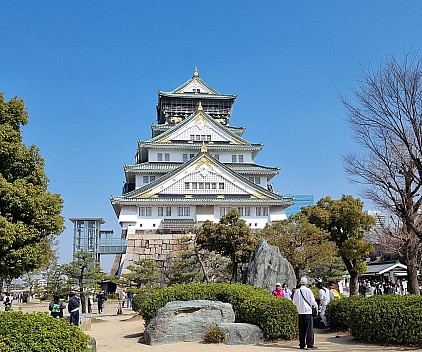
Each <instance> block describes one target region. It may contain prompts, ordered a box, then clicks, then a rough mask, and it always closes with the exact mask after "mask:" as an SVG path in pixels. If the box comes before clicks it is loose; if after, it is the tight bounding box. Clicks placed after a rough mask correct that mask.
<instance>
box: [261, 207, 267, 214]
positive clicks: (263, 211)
mask: <svg viewBox="0 0 422 352" xmlns="http://www.w3.org/2000/svg"><path fill="white" fill-rule="evenodd" d="M262 215H263V216H268V208H267V207H264V208H262Z"/></svg>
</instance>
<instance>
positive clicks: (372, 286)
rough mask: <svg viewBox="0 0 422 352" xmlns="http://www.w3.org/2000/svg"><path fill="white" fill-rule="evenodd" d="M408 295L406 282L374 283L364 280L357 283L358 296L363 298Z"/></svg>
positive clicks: (399, 280)
mask: <svg viewBox="0 0 422 352" xmlns="http://www.w3.org/2000/svg"><path fill="white" fill-rule="evenodd" d="M408 293H409V292H408V291H407V281H406V280H401V279H398V280H397V281H396V282H393V281H384V282H375V281H373V280H368V279H364V280H361V281H360V282H359V294H360V295H361V296H364V297H369V296H374V295H393V294H396V295H407V294H408Z"/></svg>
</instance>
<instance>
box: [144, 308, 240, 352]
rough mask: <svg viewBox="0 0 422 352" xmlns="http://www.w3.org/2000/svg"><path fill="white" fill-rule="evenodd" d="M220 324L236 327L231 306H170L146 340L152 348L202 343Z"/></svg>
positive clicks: (150, 327)
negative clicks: (207, 330) (210, 327)
mask: <svg viewBox="0 0 422 352" xmlns="http://www.w3.org/2000/svg"><path fill="white" fill-rule="evenodd" d="M218 323H234V311H233V308H232V305H231V304H230V303H223V302H215V301H207V300H197V301H174V302H169V303H167V304H166V305H165V306H164V307H163V308H161V309H159V310H158V311H157V315H156V316H155V317H154V318H153V319H152V320H151V321H150V323H149V324H148V326H147V327H146V329H145V333H144V338H145V342H146V343H147V344H149V345H162V344H168V343H176V342H181V341H201V340H202V339H203V337H204V332H205V330H206V329H207V327H209V326H210V325H215V324H218Z"/></svg>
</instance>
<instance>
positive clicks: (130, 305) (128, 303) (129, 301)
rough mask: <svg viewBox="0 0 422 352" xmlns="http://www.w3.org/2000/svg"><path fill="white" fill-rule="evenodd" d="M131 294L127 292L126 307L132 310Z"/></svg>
mask: <svg viewBox="0 0 422 352" xmlns="http://www.w3.org/2000/svg"><path fill="white" fill-rule="evenodd" d="M132 300H133V292H132V291H129V292H128V293H127V307H128V308H132Z"/></svg>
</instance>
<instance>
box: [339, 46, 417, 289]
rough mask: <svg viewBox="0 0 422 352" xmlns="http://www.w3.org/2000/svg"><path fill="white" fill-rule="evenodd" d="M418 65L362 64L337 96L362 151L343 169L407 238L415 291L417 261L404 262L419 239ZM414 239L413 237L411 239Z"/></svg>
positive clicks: (413, 60) (412, 61) (409, 61)
mask: <svg viewBox="0 0 422 352" xmlns="http://www.w3.org/2000/svg"><path fill="white" fill-rule="evenodd" d="M421 77H422V64H421V60H420V59H419V58H418V57H417V55H414V54H408V55H406V57H405V58H404V60H403V61H402V62H398V61H397V60H396V59H395V58H394V57H392V58H389V59H386V60H384V61H381V63H380V65H379V67H378V68H377V69H373V68H372V67H369V68H364V69H363V70H362V74H361V76H360V77H359V79H358V83H359V86H358V88H357V89H355V90H353V95H354V99H353V100H348V99H346V98H345V97H342V102H343V104H344V106H345V107H346V109H347V111H348V122H349V126H350V128H351V130H352V134H353V137H354V139H355V140H356V142H357V143H358V144H360V145H361V146H362V147H363V150H362V153H361V154H349V155H347V156H345V157H344V161H345V169H346V172H347V173H348V174H349V175H350V176H351V179H352V180H353V181H355V182H358V183H361V184H362V186H363V187H362V188H363V196H364V197H365V198H367V199H370V200H371V201H372V202H373V203H374V204H375V205H376V206H377V207H379V208H380V209H382V210H383V211H385V212H386V213H388V214H394V215H395V216H396V217H397V218H398V219H399V220H400V221H401V223H402V230H401V231H402V232H403V234H405V235H406V236H405V237H406V238H408V239H409V240H410V239H412V241H410V242H409V243H408V246H406V247H405V248H407V249H408V251H409V253H407V254H408V255H405V256H403V260H404V261H405V264H406V265H407V268H408V269H407V270H408V279H409V291H410V292H411V293H415V294H419V289H418V282H417V269H418V264H419V263H417V262H415V261H414V260H409V261H406V258H409V257H410V254H411V253H412V252H413V250H414V249H415V248H414V247H417V246H418V245H419V243H420V242H421V241H422V227H421V216H420V213H421V205H422V191H421V187H422V87H421V83H422V82H421ZM416 239H417V240H419V242H418V241H416Z"/></svg>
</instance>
